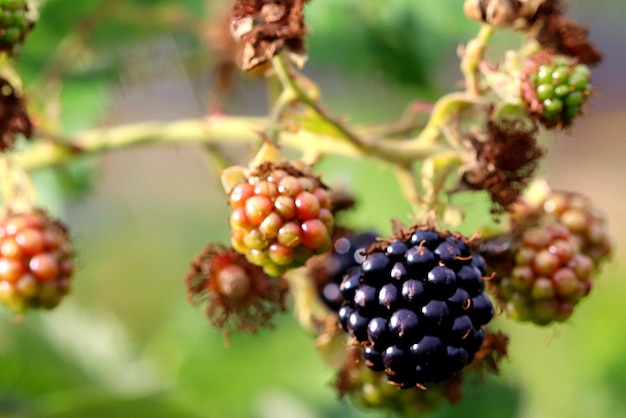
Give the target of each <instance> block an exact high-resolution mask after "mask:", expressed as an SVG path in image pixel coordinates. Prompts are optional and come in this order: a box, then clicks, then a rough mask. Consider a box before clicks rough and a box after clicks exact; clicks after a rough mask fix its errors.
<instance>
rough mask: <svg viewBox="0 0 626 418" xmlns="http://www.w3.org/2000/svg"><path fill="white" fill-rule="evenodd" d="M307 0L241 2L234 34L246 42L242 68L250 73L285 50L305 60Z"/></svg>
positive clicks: (233, 22)
mask: <svg viewBox="0 0 626 418" xmlns="http://www.w3.org/2000/svg"><path fill="white" fill-rule="evenodd" d="M304 3H305V0H237V1H236V2H235V5H234V6H233V12H232V20H231V31H232V33H233V34H234V36H235V38H236V39H238V40H239V41H241V42H242V44H243V51H242V56H241V63H240V65H241V68H242V69H243V70H245V71H249V70H251V69H253V68H255V67H257V66H258V65H261V64H263V63H265V62H267V61H269V60H270V59H271V58H272V57H273V56H275V55H276V54H278V53H280V52H281V51H283V50H287V51H290V52H292V53H294V54H297V55H299V56H302V57H304V56H305V54H306V51H305V46H304V39H303V37H304V35H305V34H306V27H305V25H304V14H303V7H304Z"/></svg>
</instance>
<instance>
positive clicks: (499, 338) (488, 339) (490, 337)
mask: <svg viewBox="0 0 626 418" xmlns="http://www.w3.org/2000/svg"><path fill="white" fill-rule="evenodd" d="M508 344H509V337H508V335H506V334H505V333H503V332H501V331H498V332H489V331H486V332H485V341H484V342H483V345H482V346H481V347H480V350H478V353H476V357H474V361H473V362H472V364H470V365H469V366H468V367H467V369H466V370H467V371H470V370H479V371H488V372H491V373H495V374H497V373H499V372H500V362H501V361H502V359H504V358H505V357H507V356H508Z"/></svg>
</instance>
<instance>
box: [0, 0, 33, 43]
mask: <svg viewBox="0 0 626 418" xmlns="http://www.w3.org/2000/svg"><path fill="white" fill-rule="evenodd" d="M28 15H29V10H28V4H27V2H26V0H0V50H3V51H8V52H12V51H13V49H14V48H15V46H16V45H18V44H20V43H22V42H23V41H24V38H25V37H26V35H27V34H28V32H30V30H31V29H32V26H33V22H32V21H31V20H30V18H29V16H28Z"/></svg>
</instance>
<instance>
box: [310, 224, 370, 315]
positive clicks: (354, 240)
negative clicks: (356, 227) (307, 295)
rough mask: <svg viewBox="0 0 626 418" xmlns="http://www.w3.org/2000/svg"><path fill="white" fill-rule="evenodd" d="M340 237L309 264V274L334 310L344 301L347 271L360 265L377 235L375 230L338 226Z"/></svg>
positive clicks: (326, 303) (323, 298)
mask: <svg viewBox="0 0 626 418" xmlns="http://www.w3.org/2000/svg"><path fill="white" fill-rule="evenodd" d="M336 234H337V235H338V237H337V238H335V239H334V240H333V243H332V245H331V248H330V250H329V251H328V252H327V253H325V254H323V255H320V256H318V257H316V258H315V259H314V260H311V263H309V265H308V266H307V267H308V269H309V274H310V276H311V277H312V279H313V280H314V281H315V284H316V286H317V291H318V296H319V298H320V299H321V300H322V302H324V304H325V305H326V306H327V307H328V308H329V309H330V310H332V311H334V312H337V311H338V310H339V308H340V306H341V303H342V302H343V297H342V296H341V292H340V291H339V285H340V284H341V281H342V279H343V276H345V274H346V273H349V272H351V271H352V270H353V269H355V268H357V267H358V266H360V265H361V263H362V262H363V260H364V259H365V256H364V255H363V254H362V252H363V251H364V250H366V249H367V248H368V247H369V246H370V245H371V244H372V243H373V242H375V241H376V237H377V235H376V234H374V233H373V232H362V233H356V232H353V231H350V230H347V229H343V228H339V229H338V230H337V231H336Z"/></svg>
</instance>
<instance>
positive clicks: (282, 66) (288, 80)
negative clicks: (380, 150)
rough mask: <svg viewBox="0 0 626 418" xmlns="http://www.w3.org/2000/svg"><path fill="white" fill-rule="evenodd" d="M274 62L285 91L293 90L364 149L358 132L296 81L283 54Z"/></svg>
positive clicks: (299, 98) (322, 117)
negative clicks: (338, 118)
mask: <svg viewBox="0 0 626 418" xmlns="http://www.w3.org/2000/svg"><path fill="white" fill-rule="evenodd" d="M272 64H273V65H274V70H275V71H276V75H277V76H278V79H279V80H280V81H281V83H282V84H283V88H284V89H285V91H289V90H290V91H292V92H293V94H294V95H295V96H296V98H297V100H298V101H299V102H301V103H303V104H305V105H306V106H308V107H309V108H311V109H312V110H313V111H314V112H315V113H316V114H317V115H318V116H319V117H320V118H321V119H322V120H324V121H325V122H326V123H328V124H329V125H331V126H332V127H334V128H335V129H336V130H337V131H339V132H340V133H341V134H342V135H343V138H344V139H345V140H347V141H348V142H350V143H351V144H352V145H353V146H354V147H355V148H357V149H360V150H364V148H365V147H366V145H365V144H364V143H363V141H362V140H361V138H360V137H359V136H358V135H357V134H356V133H354V132H352V130H350V129H349V128H348V127H347V126H345V125H344V124H343V123H342V122H340V121H339V120H337V119H335V118H333V117H332V116H330V115H329V114H328V113H327V112H326V111H325V110H324V109H323V108H322V107H321V106H320V105H319V103H318V101H317V100H316V99H315V98H313V97H311V96H310V95H309V94H308V92H307V91H306V90H305V89H303V88H302V87H301V86H300V85H299V84H298V83H297V82H296V80H295V79H294V77H293V76H292V75H291V73H290V71H289V68H288V66H287V63H286V62H285V60H284V58H283V57H282V56H281V55H277V56H274V58H272Z"/></svg>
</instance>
